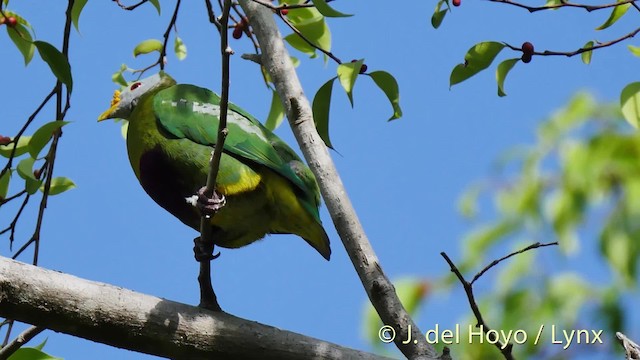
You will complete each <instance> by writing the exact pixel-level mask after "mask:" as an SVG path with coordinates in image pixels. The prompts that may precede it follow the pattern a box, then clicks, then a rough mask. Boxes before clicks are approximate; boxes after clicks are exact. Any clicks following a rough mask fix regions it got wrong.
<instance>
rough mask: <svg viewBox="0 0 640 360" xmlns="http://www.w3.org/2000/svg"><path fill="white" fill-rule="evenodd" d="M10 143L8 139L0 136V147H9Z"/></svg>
mask: <svg viewBox="0 0 640 360" xmlns="http://www.w3.org/2000/svg"><path fill="white" fill-rule="evenodd" d="M10 143H11V138H10V137H8V136H2V135H0V145H9V144H10Z"/></svg>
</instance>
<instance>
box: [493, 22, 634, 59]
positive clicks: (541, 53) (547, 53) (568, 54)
mask: <svg viewBox="0 0 640 360" xmlns="http://www.w3.org/2000/svg"><path fill="white" fill-rule="evenodd" d="M639 32H640V28H637V29H635V30H633V31H632V32H630V33H628V34H626V35H624V36H622V37H619V38H617V39H615V40H611V41H607V42H601V43H598V44H597V45H594V46H592V47H588V48H580V49H578V50H575V51H568V52H561V51H550V50H545V51H536V52H534V53H533V54H532V55H539V56H566V57H572V56H575V55H578V54H582V53H584V52H587V51H592V50H598V49H601V48H605V47H608V46H611V45H615V44H617V43H619V42H621V41H624V40H626V39H630V38H632V37H634V36H636V35H637V34H638V33H639ZM504 45H505V46H506V47H508V48H510V49H511V50H514V51H520V52H522V49H521V48H520V47H517V46H513V45H510V44H507V43H504Z"/></svg>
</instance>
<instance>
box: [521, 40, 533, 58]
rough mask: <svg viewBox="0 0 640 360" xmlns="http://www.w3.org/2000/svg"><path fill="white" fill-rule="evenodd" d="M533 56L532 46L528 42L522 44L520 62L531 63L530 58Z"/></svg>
mask: <svg viewBox="0 0 640 360" xmlns="http://www.w3.org/2000/svg"><path fill="white" fill-rule="evenodd" d="M532 56H533V44H532V43H530V42H528V41H527V42H525V43H524V44H522V58H520V59H521V60H522V62H523V63H525V64H528V63H530V62H531V57H532Z"/></svg>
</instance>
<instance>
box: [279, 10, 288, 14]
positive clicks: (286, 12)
mask: <svg viewBox="0 0 640 360" xmlns="http://www.w3.org/2000/svg"><path fill="white" fill-rule="evenodd" d="M288 13H289V10H287V9H282V10H280V14H282V15H287V14H288Z"/></svg>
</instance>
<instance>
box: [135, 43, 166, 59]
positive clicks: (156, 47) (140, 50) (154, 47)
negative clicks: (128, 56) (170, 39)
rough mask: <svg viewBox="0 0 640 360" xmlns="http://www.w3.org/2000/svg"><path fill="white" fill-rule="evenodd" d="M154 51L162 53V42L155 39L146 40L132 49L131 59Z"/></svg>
mask: <svg viewBox="0 0 640 360" xmlns="http://www.w3.org/2000/svg"><path fill="white" fill-rule="evenodd" d="M154 51H157V52H160V51H162V42H161V41H160V40H157V39H148V40H145V41H143V42H141V43H139V44H138V45H136V47H135V48H134V49H133V57H137V56H138V55H140V54H148V53H150V52H154Z"/></svg>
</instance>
